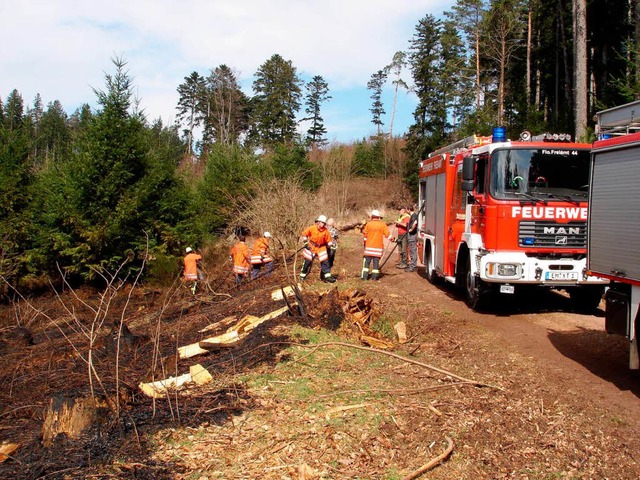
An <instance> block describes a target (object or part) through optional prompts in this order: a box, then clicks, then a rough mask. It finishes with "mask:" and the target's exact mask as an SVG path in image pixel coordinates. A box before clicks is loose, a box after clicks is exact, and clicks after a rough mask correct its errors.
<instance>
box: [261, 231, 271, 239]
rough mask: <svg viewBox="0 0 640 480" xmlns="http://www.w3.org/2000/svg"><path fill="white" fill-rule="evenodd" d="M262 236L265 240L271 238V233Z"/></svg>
mask: <svg viewBox="0 0 640 480" xmlns="http://www.w3.org/2000/svg"><path fill="white" fill-rule="evenodd" d="M262 236H263V237H264V238H271V234H270V233H269V232H264V233H263V234H262Z"/></svg>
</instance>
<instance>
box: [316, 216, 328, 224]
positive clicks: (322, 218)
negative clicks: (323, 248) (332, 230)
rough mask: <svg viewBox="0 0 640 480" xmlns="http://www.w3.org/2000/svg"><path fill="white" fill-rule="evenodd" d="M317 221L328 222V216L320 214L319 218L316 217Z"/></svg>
mask: <svg viewBox="0 0 640 480" xmlns="http://www.w3.org/2000/svg"><path fill="white" fill-rule="evenodd" d="M316 222H322V223H327V217H326V216H325V215H320V216H319V217H318V218H316Z"/></svg>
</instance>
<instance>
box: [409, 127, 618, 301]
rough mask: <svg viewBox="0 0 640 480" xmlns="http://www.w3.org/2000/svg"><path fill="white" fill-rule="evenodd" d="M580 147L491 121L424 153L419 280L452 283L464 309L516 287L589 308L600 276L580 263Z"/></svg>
mask: <svg viewBox="0 0 640 480" xmlns="http://www.w3.org/2000/svg"><path fill="white" fill-rule="evenodd" d="M590 149H591V145H589V144H583V143H572V142H571V137H570V136H569V135H564V134H561V135H559V134H543V135H540V136H535V137H532V136H531V134H530V133H529V132H526V131H525V132H523V133H522V134H521V135H520V138H519V140H518V141H511V140H508V139H507V138H506V134H505V131H504V128H496V129H494V131H493V135H492V136H488V137H477V136H472V137H469V138H466V139H463V140H460V141H458V142H456V143H453V144H451V145H448V146H446V147H443V148H441V149H439V150H437V151H435V152H433V153H431V154H430V155H429V157H428V158H427V159H426V160H423V161H422V162H420V171H419V181H420V191H419V201H420V203H419V206H420V211H419V215H418V218H419V220H418V221H419V234H418V241H419V247H418V248H419V253H420V254H421V257H422V258H421V260H422V262H423V264H424V267H425V270H426V277H427V279H428V280H429V281H430V282H432V283H435V282H438V281H441V280H444V281H447V282H452V283H455V284H456V285H457V286H459V287H461V288H462V289H463V291H464V292H465V298H466V302H467V304H468V305H469V307H471V308H473V309H481V308H483V307H484V306H486V304H487V303H488V300H489V299H490V298H491V296H492V295H493V294H494V293H498V292H499V293H502V294H513V293H514V292H515V290H516V288H518V289H521V288H523V287H525V286H542V287H550V288H557V289H564V290H566V291H568V293H569V295H570V297H571V300H572V301H573V302H574V304H575V306H576V307H577V308H579V309H581V310H582V311H591V310H594V309H596V308H597V306H598V305H599V303H600V300H601V298H602V294H603V292H604V285H605V284H606V283H607V281H606V280H603V279H601V278H599V277H595V276H591V275H589V274H588V273H587V268H586V247H587V245H586V242H587V201H588V184H589V154H590Z"/></svg>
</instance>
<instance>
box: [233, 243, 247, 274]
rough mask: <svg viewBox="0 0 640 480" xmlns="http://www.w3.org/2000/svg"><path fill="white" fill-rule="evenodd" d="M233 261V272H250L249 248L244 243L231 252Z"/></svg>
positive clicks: (234, 247) (237, 244) (235, 246)
mask: <svg viewBox="0 0 640 480" xmlns="http://www.w3.org/2000/svg"><path fill="white" fill-rule="evenodd" d="M229 254H230V255H231V258H232V259H233V272H234V273H239V274H245V273H247V272H248V271H249V247H247V245H246V244H245V243H244V242H238V243H236V244H235V245H234V246H233V247H231V251H230V252H229Z"/></svg>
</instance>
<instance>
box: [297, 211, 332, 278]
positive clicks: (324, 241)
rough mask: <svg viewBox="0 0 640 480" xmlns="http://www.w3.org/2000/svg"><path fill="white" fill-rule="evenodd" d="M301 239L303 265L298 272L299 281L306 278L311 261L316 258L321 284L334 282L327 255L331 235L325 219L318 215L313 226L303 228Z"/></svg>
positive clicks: (323, 216)
mask: <svg viewBox="0 0 640 480" xmlns="http://www.w3.org/2000/svg"><path fill="white" fill-rule="evenodd" d="M301 239H302V240H304V242H305V246H304V248H303V249H302V256H303V257H304V263H303V264H302V270H301V271H300V280H301V281H302V280H304V279H305V278H307V275H308V274H309V270H310V269H311V265H312V264H313V259H314V258H316V257H317V258H318V261H319V262H320V279H321V280H322V281H323V282H329V283H333V282H335V281H336V279H335V277H333V276H332V275H331V267H330V266H329V254H328V253H327V247H328V246H329V245H330V244H331V234H330V233H329V230H328V229H327V217H326V216H325V215H318V218H316V222H315V225H311V226H309V227H307V228H305V229H304V231H303V232H302V236H301Z"/></svg>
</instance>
